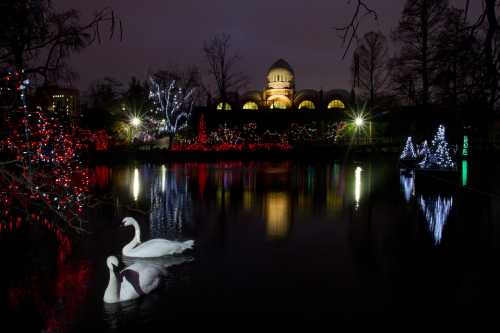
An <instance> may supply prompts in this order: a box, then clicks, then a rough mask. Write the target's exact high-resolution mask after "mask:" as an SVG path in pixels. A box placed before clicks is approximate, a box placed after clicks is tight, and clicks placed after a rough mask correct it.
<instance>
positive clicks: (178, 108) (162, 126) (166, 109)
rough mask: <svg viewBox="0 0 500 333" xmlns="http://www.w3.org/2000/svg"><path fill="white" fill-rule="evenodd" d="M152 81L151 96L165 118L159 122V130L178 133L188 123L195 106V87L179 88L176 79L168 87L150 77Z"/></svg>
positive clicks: (157, 110) (157, 109) (158, 110)
mask: <svg viewBox="0 0 500 333" xmlns="http://www.w3.org/2000/svg"><path fill="white" fill-rule="evenodd" d="M150 82H151V91H150V93H149V97H150V98H151V99H152V100H153V103H154V104H155V107H156V110H155V111H156V112H158V113H159V114H160V115H161V117H163V119H162V120H164V122H159V123H158V127H159V128H158V130H159V131H160V132H166V133H168V134H176V133H177V132H178V131H179V130H181V129H183V128H184V127H186V126H187V125H188V120H189V117H190V116H191V111H192V108H193V95H194V89H187V90H184V89H182V88H178V87H176V83H175V81H172V82H171V83H170V85H169V87H168V88H167V89H165V88H163V87H161V86H160V84H159V83H158V82H157V81H155V80H154V79H153V78H150Z"/></svg>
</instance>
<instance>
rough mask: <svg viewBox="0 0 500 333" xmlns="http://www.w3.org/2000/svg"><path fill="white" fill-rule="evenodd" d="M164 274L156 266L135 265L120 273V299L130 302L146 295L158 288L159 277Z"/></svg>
mask: <svg viewBox="0 0 500 333" xmlns="http://www.w3.org/2000/svg"><path fill="white" fill-rule="evenodd" d="M165 274H166V272H165V271H164V270H163V269H162V268H161V267H158V266H157V265H153V264H145V263H136V264H133V265H130V266H129V267H127V268H125V269H124V270H122V271H121V273H120V275H121V277H122V284H121V288H120V299H121V300H130V299H134V298H137V297H140V296H143V295H146V294H149V293H150V292H151V291H152V290H154V289H155V288H156V287H158V285H159V283H160V278H161V276H163V275H165Z"/></svg>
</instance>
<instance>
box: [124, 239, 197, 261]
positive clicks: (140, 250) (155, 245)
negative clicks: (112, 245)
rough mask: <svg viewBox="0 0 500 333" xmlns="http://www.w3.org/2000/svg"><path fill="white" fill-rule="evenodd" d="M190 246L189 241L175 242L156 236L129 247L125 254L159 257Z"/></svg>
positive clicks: (178, 251) (181, 250)
mask: <svg viewBox="0 0 500 333" xmlns="http://www.w3.org/2000/svg"><path fill="white" fill-rule="evenodd" d="M191 247H192V243H190V242H189V241H188V242H177V241H170V240H168V239H162V238H156V239H151V240H148V241H147V242H144V243H141V244H138V245H137V246H136V247H134V248H133V249H131V250H130V251H129V253H128V254H127V255H128V256H131V257H142V258H147V257H161V256H165V255H171V254H176V253H181V252H183V251H184V250H186V249H188V248H191Z"/></svg>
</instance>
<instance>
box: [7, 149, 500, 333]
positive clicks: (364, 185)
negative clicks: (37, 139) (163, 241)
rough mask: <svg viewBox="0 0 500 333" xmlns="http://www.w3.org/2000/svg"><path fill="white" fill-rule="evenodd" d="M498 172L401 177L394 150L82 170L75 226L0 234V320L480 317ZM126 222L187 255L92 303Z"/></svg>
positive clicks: (473, 167) (87, 322) (69, 327)
mask: <svg viewBox="0 0 500 333" xmlns="http://www.w3.org/2000/svg"><path fill="white" fill-rule="evenodd" d="M499 173H500V172H499V171H498V169H497V168H496V167H495V164H492V163H483V164H481V165H480V164H479V163H477V164H472V163H470V162H469V164H467V162H465V161H464V162H461V163H460V168H459V172H458V173H457V174H455V175H454V176H453V177H449V176H446V175H439V174H438V175H421V174H417V175H412V174H401V173H400V170H399V169H397V168H396V166H395V163H394V158H385V159H376V160H372V161H368V160H364V161H353V160H348V161H334V160H332V161H311V162H292V161H279V162H265V161H260V162H257V161H255V162H239V161H227V162H216V163H193V162H186V163H166V164H163V165H162V164H142V163H129V164H127V165H118V166H112V167H111V166H105V165H102V166H96V167H94V172H93V175H94V177H95V183H96V186H95V190H94V192H95V195H96V196H97V197H98V198H100V200H99V204H98V205H97V206H96V207H95V208H91V209H89V218H88V219H89V222H88V223H87V224H86V225H85V228H86V229H87V230H88V232H89V234H88V235H84V236H79V237H75V236H65V235H63V234H61V233H60V232H59V231H58V230H57V227H55V226H52V225H50V224H48V225H45V224H40V225H35V224H31V225H20V226H14V227H13V228H7V227H4V228H3V229H2V232H0V256H1V258H2V263H3V268H2V276H1V278H0V282H1V286H0V292H1V293H0V296H2V299H1V300H2V303H0V319H1V321H2V322H4V323H15V325H16V327H18V330H21V331H42V330H48V331H87V332H88V331H89V330H91V329H94V330H96V331H107V330H118V331H120V330H129V329H130V330H132V329H135V328H147V327H152V326H153V325H157V324H159V323H161V324H162V325H164V327H165V328H166V327H169V326H168V325H169V323H181V324H182V323H184V324H190V323H197V322H198V323H227V322H229V321H231V320H237V321H239V323H248V324H252V323H253V324H255V323H264V322H267V321H269V320H271V321H273V322H275V323H279V324H293V323H295V322H296V321H298V320H301V319H323V320H328V321H331V322H332V323H337V322H338V321H336V320H347V321H354V322H361V323H363V322H365V323H372V322H379V323H394V322H401V323H411V322H426V321H429V322H430V321H434V320H443V321H445V320H450V319H452V320H453V321H454V322H457V320H458V321H459V320H461V319H466V318H477V319H481V320H485V321H487V320H489V319H491V318H494V316H495V314H496V313H497V312H498V306H496V305H495V304H498V301H497V300H498V299H499V297H500V288H499V283H498V281H500V280H499V279H500V269H499V267H500V260H499V259H500V251H499V245H500V224H499V222H498V221H499V217H500V206H499V203H500V195H499V194H500V187H499V185H500V184H499V179H500V178H499V176H500V175H499ZM125 216H134V217H135V218H136V219H137V220H138V221H139V222H140V225H141V230H142V233H143V239H146V240H147V239H149V238H156V237H163V238H169V239H178V240H182V239H194V240H195V242H196V245H195V248H194V250H193V251H192V252H191V253H189V255H190V256H191V257H193V258H194V260H193V261H190V262H185V263H182V264H179V265H176V266H171V267H169V275H168V276H167V277H166V278H165V279H164V281H163V284H162V285H161V287H160V288H159V289H158V290H157V291H155V292H153V293H152V294H150V295H148V296H146V297H144V298H142V299H140V300H137V301H133V302H128V303H125V304H120V305H115V306H106V305H104V304H103V302H102V296H103V293H104V290H105V288H106V285H107V282H108V278H109V272H108V270H107V267H106V265H105V261H106V257H107V256H109V255H112V254H113V255H117V256H120V253H121V248H122V247H123V246H124V245H125V244H126V243H128V242H129V241H130V240H131V239H132V237H133V229H131V228H125V227H121V226H120V221H121V220H122V219H123V217H125ZM120 259H121V258H120ZM122 266H123V262H122ZM245 325H246V324H245Z"/></svg>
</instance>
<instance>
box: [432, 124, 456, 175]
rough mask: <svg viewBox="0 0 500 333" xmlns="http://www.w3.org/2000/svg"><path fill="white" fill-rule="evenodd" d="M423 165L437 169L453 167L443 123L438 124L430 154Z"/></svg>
mask: <svg viewBox="0 0 500 333" xmlns="http://www.w3.org/2000/svg"><path fill="white" fill-rule="evenodd" d="M425 167H427V168H439V169H452V168H454V167H455V163H454V162H453V160H452V158H451V155H450V149H449V147H448V142H447V141H446V136H445V128H444V126H443V125H439V127H438V130H437V133H436V135H435V136H434V138H433V139H432V143H431V149H430V154H429V158H428V159H427V163H426V165H425Z"/></svg>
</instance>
